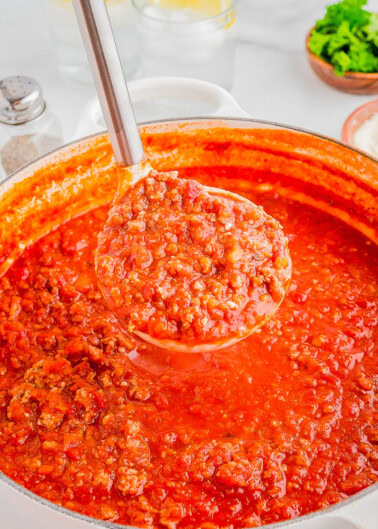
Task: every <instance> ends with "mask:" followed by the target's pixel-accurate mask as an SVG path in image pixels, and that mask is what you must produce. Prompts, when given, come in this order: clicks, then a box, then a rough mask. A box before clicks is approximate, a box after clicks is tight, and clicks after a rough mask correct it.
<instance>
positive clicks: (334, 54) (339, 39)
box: [309, 0, 378, 75]
mask: <svg viewBox="0 0 378 529" xmlns="http://www.w3.org/2000/svg"><path fill="white" fill-rule="evenodd" d="M366 3H367V0H343V1H342V2H338V3H337V4H333V5H330V6H328V7H327V12H326V15H325V16H324V18H322V19H321V20H318V21H317V22H316V26H315V28H314V30H313V31H312V34H311V38H310V41H309V48H310V50H311V51H312V53H314V54H315V55H317V56H318V57H320V58H322V59H324V60H325V61H327V62H328V63H330V64H332V65H333V66H334V71H335V74H336V75H344V73H345V72H348V71H349V72H365V73H372V72H378V13H370V12H369V11H367V10H365V9H363V6H364V5H366Z"/></svg>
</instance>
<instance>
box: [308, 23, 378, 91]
mask: <svg viewBox="0 0 378 529" xmlns="http://www.w3.org/2000/svg"><path fill="white" fill-rule="evenodd" d="M313 29H314V27H312V28H311V29H310V31H309V32H308V33H307V37H306V55H307V60H308V62H309V64H310V66H311V69H312V71H313V72H314V73H316V75H317V76H318V77H319V78H320V79H321V80H322V81H324V82H325V83H327V84H328V85H329V86H332V87H333V88H336V89H337V90H340V91H341V92H348V93H349V94H363V95H369V94H378V72H377V73H363V72H361V73H360V72H346V73H345V74H344V75H343V76H340V75H336V74H335V73H334V71H333V66H332V64H329V63H328V62H326V61H324V60H323V59H321V58H320V57H318V56H317V55H314V54H313V53H312V52H311V51H310V48H309V47H308V43H309V40H310V37H311V33H312V31H313Z"/></svg>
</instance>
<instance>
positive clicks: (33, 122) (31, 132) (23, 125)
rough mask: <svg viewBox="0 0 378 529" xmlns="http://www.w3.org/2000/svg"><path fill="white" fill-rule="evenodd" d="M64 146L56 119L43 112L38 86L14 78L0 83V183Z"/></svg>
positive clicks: (20, 76) (27, 80)
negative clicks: (44, 155) (20, 169)
mask: <svg viewBox="0 0 378 529" xmlns="http://www.w3.org/2000/svg"><path fill="white" fill-rule="evenodd" d="M62 143H63V136H62V128H61V126H60V123H59V121H58V120H57V118H56V117H55V116H54V115H53V114H51V113H50V112H48V111H47V110H46V102H45V100H44V98H43V94H42V89H41V87H40V85H39V84H38V83H37V81H35V80H34V79H32V78H31V77H26V76H24V75H16V76H13V77H7V78H6V79H2V80H1V81H0V181H1V180H2V179H4V178H5V177H6V176H7V175H9V174H11V173H13V172H14V171H16V170H17V169H19V168H20V167H21V166H23V165H25V164H27V163H29V162H31V161H32V160H35V159H36V158H38V157H40V156H42V155H43V154H46V153H47V152H49V151H52V150H53V149H56V148H57V147H60V146H61V145H62Z"/></svg>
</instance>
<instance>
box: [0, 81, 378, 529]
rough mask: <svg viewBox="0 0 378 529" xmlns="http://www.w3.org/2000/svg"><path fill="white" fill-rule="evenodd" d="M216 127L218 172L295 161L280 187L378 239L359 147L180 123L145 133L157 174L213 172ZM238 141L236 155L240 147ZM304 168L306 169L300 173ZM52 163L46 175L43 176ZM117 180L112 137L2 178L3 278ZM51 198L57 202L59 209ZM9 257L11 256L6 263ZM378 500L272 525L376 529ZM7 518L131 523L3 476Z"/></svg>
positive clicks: (32, 526)
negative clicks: (100, 517) (79, 160)
mask: <svg viewBox="0 0 378 529" xmlns="http://www.w3.org/2000/svg"><path fill="white" fill-rule="evenodd" d="M159 83H160V85H159ZM173 84H174V85H175V83H173ZM138 86H139V88H141V87H142V88H143V90H144V97H151V95H152V94H153V93H155V94H156V90H157V88H158V87H159V86H160V88H161V87H162V84H161V81H156V82H155V89H154V90H152V91H151V89H149V88H148V87H147V88H146V86H145V85H141V84H140V83H139V85H138ZM175 86H176V87H175V88H174V89H172V90H171V91H172V93H173V92H175V90H176V93H177V90H180V86H181V90H183V91H184V92H185V91H186V92H185V94H186V95H190V86H189V84H188V81H184V82H183V83H182V84H180V82H178V81H176V85H175ZM192 86H194V88H193V90H194V92H193V91H192V92H191V94H192V96H193V94H194V96H195V97H198V96H200V98H202V99H205V100H207V101H208V102H210V103H211V102H213V103H214V102H215V103H216V106H217V107H218V113H219V112H221V113H222V112H224V113H225V114H226V113H228V114H238V115H240V114H241V112H242V111H241V110H240V109H239V108H238V107H236V106H234V107H233V106H232V101H231V100H230V96H229V95H225V93H224V92H223V91H222V90H220V89H219V90H218V89H217V88H214V87H211V86H209V85H207V84H202V83H198V82H197V83H194V85H192ZM202 89H203V90H202ZM143 90H142V95H143ZM140 93H141V92H139V95H140ZM140 97H141V96H140ZM88 110H89V111H90V112H89V118H88ZM98 117H99V116H98V108H97V107H96V102H92V103H91V104H90V108H87V109H86V118H85V120H84V121H82V122H81V125H80V126H81V130H82V132H84V129H85V127H86V126H88V125H91V126H92V128H93V126H94V123H95V122H96V121H97V118H98ZM218 127H222V128H223V137H222V142H221V144H222V149H223V156H222V157H221V158H220V159H219V158H218V159H217V165H218V166H222V165H223V166H228V165H238V166H240V167H250V168H251V182H252V181H253V175H254V174H256V175H257V173H258V174H259V178H260V179H262V180H264V179H265V178H267V179H269V178H270V177H272V178H274V179H276V180H277V179H278V181H280V177H281V174H282V171H281V169H280V159H282V157H285V159H288V158H290V163H287V164H286V179H285V182H282V185H281V187H280V188H279V192H280V193H281V194H282V195H286V196H291V197H292V198H294V199H296V200H299V201H301V202H303V203H307V204H310V205H313V206H315V207H318V208H320V209H322V210H326V211H328V212H329V213H331V214H333V215H335V216H336V217H339V218H341V219H342V220H344V221H345V222H347V223H349V224H351V225H353V226H354V227H355V228H357V229H358V230H360V231H361V232H362V233H364V234H365V235H366V236H368V237H370V238H371V239H372V240H373V241H375V242H378V233H377V224H378V222H377V221H378V205H377V200H376V194H377V189H378V167H377V164H376V162H375V161H374V160H373V159H372V158H369V157H368V156H366V155H364V154H362V153H360V152H358V151H356V150H353V149H351V148H348V147H346V146H344V145H342V144H340V143H338V142H336V141H334V140H330V139H327V138H323V137H320V136H318V135H315V134H311V133H308V132H304V131H298V130H296V129H293V128H289V127H285V126H281V125H277V124H273V123H267V122H258V121H255V120H252V119H249V118H243V119H241V118H239V119H233V118H217V119H214V118H212V119H210V118H200V119H195V120H177V119H176V120H172V121H166V122H155V123H150V124H147V125H143V126H142V133H143V140H144V144H145V147H146V150H147V152H148V154H149V156H150V157H151V159H152V161H153V163H154V165H155V166H156V167H157V168H158V169H159V168H160V169H171V168H172V167H174V166H181V167H185V166H188V165H190V164H191V162H192V157H193V156H195V158H196V165H197V166H203V167H206V166H207V165H211V164H212V163H214V149H213V148H212V146H213V147H214V145H213V140H212V131H213V130H214V128H218ZM172 131H177V135H176V141H174V142H172V141H171V142H170V144H169V145H167V144H164V152H163V151H162V150H161V145H162V142H163V140H164V137H165V135H166V134H167V133H170V132H172ZM217 141H218V143H219V142H220V140H217ZM236 144H237V145H238V149H237V150H235V148H234V147H235V145H236ZM183 145H185V147H186V148H187V147H188V146H190V152H191V153H192V156H189V155H188V151H187V150H185V153H184V152H183V150H182V146H183ZM218 146H219V145H218ZM83 152H86V155H87V161H88V163H87V164H86V165H85V166H82V165H81V166H79V165H78V167H77V171H76V172H75V173H72V172H71V173H67V172H65V163H67V160H70V161H72V159H75V157H77V156H78V155H79V154H80V153H83ZM299 166H300V167H301V171H300V173H298V171H297V170H296V169H298V167H299ZM47 167H48V168H49V178H48V179H46V178H42V174H44V175H45V174H46V173H45V169H46V168H47ZM254 172H255V173H254ZM116 178H117V177H116V171H115V167H114V164H113V161H112V156H111V148H110V146H109V143H108V139H107V136H105V135H103V134H96V135H92V136H90V137H88V138H86V139H84V140H78V141H75V142H73V143H71V144H70V145H67V146H65V147H63V148H62V149H59V150H58V151H55V152H53V153H51V154H49V155H47V156H45V157H44V158H42V159H40V160H38V161H36V162H34V163H32V164H30V165H29V166H27V167H25V168H23V169H22V170H20V171H19V172H17V173H16V174H14V175H12V176H11V177H9V178H8V179H7V180H6V181H4V182H3V183H2V184H1V185H0V197H1V201H0V274H1V273H2V272H4V270H5V269H6V268H7V266H8V265H9V264H10V263H11V262H12V260H13V259H14V258H15V257H16V256H17V254H18V253H19V251H20V248H22V247H25V245H27V244H28V242H30V241H31V240H32V239H34V238H35V237H40V236H42V235H43V234H44V233H45V232H47V231H49V230H50V229H51V228H53V227H54V226H56V225H57V224H59V223H60V222H61V221H62V220H64V219H68V218H70V217H72V216H73V215H77V214H79V213H81V212H83V211H85V210H88V209H90V208H91V207H92V206H94V204H95V203H96V204H99V203H107V202H109V201H110V200H111V198H112V195H113V194H114V191H115V186H116ZM36 193H37V196H38V198H37V199H36V198H35V197H36ZM330 194H332V200H330ZM52 196H54V203H55V206H54V208H53V209H52V208H51V197H52ZM41 213H42V214H43V216H44V218H45V223H44V224H43V225H41V224H40V223H38V224H35V223H34V222H33V221H34V219H36V217H37V216H40V215H41ZM10 233H12V234H13V240H15V239H14V237H16V240H17V242H18V245H14V244H11V243H10V237H9V235H10ZM2 256H6V257H7V258H6V259H4V258H3V259H2V258H1V257H2ZM377 502H378V485H374V486H371V487H369V488H367V489H365V490H363V491H361V492H360V493H358V494H355V495H354V496H352V497H351V498H350V499H348V500H346V501H343V502H341V503H339V504H337V505H335V506H333V507H330V508H328V509H325V510H323V511H318V512H315V513H312V514H310V515H307V516H303V517H300V518H297V519H295V520H292V521H290V522H281V523H277V524H273V525H270V526H269V527H271V528H272V529H273V527H274V528H277V529H278V528H281V529H284V528H286V527H290V528H291V527H293V529H294V528H295V529H341V528H342V529H376V528H377V527H378V525H377V516H376V514H377V512H376V505H377ZM0 512H1V515H0V516H1V523H0V527H4V529H5V528H7V529H20V528H21V527H24V526H25V527H28V529H51V528H52V527H53V528H54V529H68V528H69V529H90V528H91V527H109V528H114V529H116V528H121V527H125V526H120V525H117V524H111V523H104V522H101V521H97V520H94V519H91V518H88V517H85V516H81V515H79V514H77V513H74V512H71V511H69V510H67V509H64V508H61V507H58V506H56V505H54V504H52V503H50V502H48V501H46V500H43V499H41V498H40V497H38V496H36V495H35V494H33V493H31V492H29V491H27V490H26V489H24V488H23V487H21V486H19V485H18V484H16V483H15V482H13V481H12V480H10V479H9V478H8V477H6V476H5V475H3V474H1V473H0Z"/></svg>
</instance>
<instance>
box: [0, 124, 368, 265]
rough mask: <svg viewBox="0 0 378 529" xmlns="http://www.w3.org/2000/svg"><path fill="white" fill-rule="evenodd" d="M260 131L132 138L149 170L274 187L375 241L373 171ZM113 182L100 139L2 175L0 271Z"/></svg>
mask: <svg viewBox="0 0 378 529" xmlns="http://www.w3.org/2000/svg"><path fill="white" fill-rule="evenodd" d="M267 126H269V125H266V124H259V123H258V122H256V123H254V122H251V121H249V120H246V121H242V120H227V121H207V120H202V121H199V122H166V123H163V124H160V123H158V124H152V125H147V126H144V127H142V139H143V143H144V146H145V150H146V152H147V154H148V156H149V158H150V159H151V161H152V164H153V165H154V167H155V168H156V169H157V170H161V171H165V170H173V169H177V168H187V167H195V168H198V169H199V170H200V169H201V168H207V167H218V168H220V169H221V168H222V167H224V168H227V167H233V168H235V171H234V172H233V174H232V179H233V182H232V187H233V186H234V181H235V189H239V192H240V191H242V190H243V188H244V189H245V190H246V191H247V190H248V189H253V187H255V186H256V185H257V186H261V185H262V184H264V183H265V184H267V185H269V183H272V184H275V185H276V188H277V192H278V193H279V194H281V195H282V196H286V197H290V198H292V199H295V200H298V201H300V202H303V203H306V204H309V205H312V206H315V207H317V208H318V209H321V210H323V211H327V212H329V213H331V214H332V215H334V216H336V217H338V218H340V219H342V220H343V221H345V222H346V223H348V224H349V225H351V226H353V227H355V228H357V229H358V230H360V231H361V232H362V233H364V234H365V235H366V236H368V237H370V238H371V239H373V240H374V241H377V219H378V203H377V200H376V194H377V186H378V170H377V164H376V163H375V162H374V161H373V160H372V159H369V158H368V157H367V156H364V155H362V154H360V153H358V152H357V151H354V150H352V149H350V148H346V147H344V146H342V145H340V144H338V143H336V142H332V141H329V140H326V139H323V138H320V137H316V136H314V135H311V134H307V133H303V132H297V131H293V130H288V129H285V128H266V127H267ZM246 127H247V128H246ZM249 127H250V128H249ZM246 168H247V169H248V181H246V180H245V179H244V178H243V179H241V178H238V169H246ZM228 180H229V178H228ZM277 183H278V185H277ZM220 184H221V180H219V178H218V183H217V185H218V186H220ZM116 185H117V171H116V166H115V164H114V160H113V156H112V150H111V147H110V144H109V141H108V137H107V135H105V134H104V135H98V136H95V137H93V138H89V139H87V140H83V141H81V142H78V143H75V144H74V145H72V146H68V147H65V148H63V149H61V150H60V151H58V152H56V153H53V154H52V155H49V156H47V157H45V158H43V159H41V160H40V161H39V162H37V163H35V164H31V165H30V166H28V167H26V168H25V169H23V170H22V171H20V172H19V173H18V174H17V175H15V176H13V177H11V178H10V179H9V180H8V181H7V182H5V184H3V185H2V186H1V188H0V189H1V190H2V191H3V193H2V200H1V204H0V274H1V273H3V272H4V271H5V270H6V269H7V268H8V266H9V265H10V263H11V262H12V261H13V260H14V258H15V257H16V256H17V255H18V254H19V252H20V249H21V250H22V249H23V248H25V246H27V245H28V244H29V243H30V242H31V241H33V240H36V239H38V238H39V237H41V236H42V235H43V234H45V233H47V232H48V231H50V230H51V229H52V228H54V227H55V226H57V225H59V224H60V223H61V222H63V221H65V220H67V219H69V218H72V217H74V216H77V215H79V214H81V213H83V212H84V211H88V210H90V209H91V208H93V207H96V206H98V205H102V204H106V203H109V202H110V201H111V200H112V197H113V196H114V193H115V190H116ZM228 185H230V183H228ZM10 234H12V237H9V235H10Z"/></svg>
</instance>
